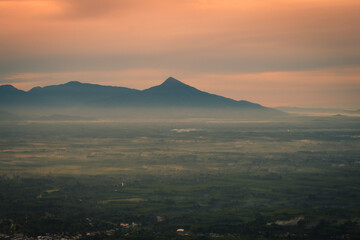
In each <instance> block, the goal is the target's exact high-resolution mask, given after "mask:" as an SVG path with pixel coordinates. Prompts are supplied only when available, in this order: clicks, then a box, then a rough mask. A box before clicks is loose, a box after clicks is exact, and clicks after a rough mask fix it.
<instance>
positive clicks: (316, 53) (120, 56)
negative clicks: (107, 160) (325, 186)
mask: <svg viewBox="0 0 360 240" xmlns="http://www.w3.org/2000/svg"><path fill="white" fill-rule="evenodd" d="M359 23H360V1H359V0H0V85H2V84H12V85H14V86H15V87H17V88H19V89H23V90H28V89H31V88H32V87H35V86H46V85H53V84H61V83H65V82H68V81H81V82H88V83H96V84H104V85H113V86H123V87H130V88H136V89H145V88H148V87H151V86H154V85H158V84H161V83H162V82H163V81H164V80H165V79H166V78H167V77H169V76H172V77H175V78H177V79H179V80H180V81H182V82H184V83H186V84H189V85H191V86H194V87H196V88H198V89H201V90H203V91H208V92H211V93H215V94H219V95H223V96H226V97H230V98H233V99H236V100H248V101H252V102H256V103H260V104H262V105H265V106H270V107H274V106H302V107H343V108H353V109H357V108H360V24H359Z"/></svg>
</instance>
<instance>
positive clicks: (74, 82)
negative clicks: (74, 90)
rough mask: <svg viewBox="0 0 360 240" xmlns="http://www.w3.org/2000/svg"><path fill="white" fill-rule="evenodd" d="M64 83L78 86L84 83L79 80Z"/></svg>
mask: <svg viewBox="0 0 360 240" xmlns="http://www.w3.org/2000/svg"><path fill="white" fill-rule="evenodd" d="M64 85H68V86H78V85H82V83H81V82H79V81H70V82H67V83H65V84H64Z"/></svg>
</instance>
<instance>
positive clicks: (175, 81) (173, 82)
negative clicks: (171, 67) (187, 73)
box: [160, 77, 186, 86]
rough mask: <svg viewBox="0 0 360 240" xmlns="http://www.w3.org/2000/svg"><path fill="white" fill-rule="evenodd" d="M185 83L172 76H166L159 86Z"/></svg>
mask: <svg viewBox="0 0 360 240" xmlns="http://www.w3.org/2000/svg"><path fill="white" fill-rule="evenodd" d="M184 85H186V84H185V83H182V82H180V81H179V80H177V79H175V78H173V77H168V78H167V79H166V80H165V82H163V83H162V84H161V85H160V86H184Z"/></svg>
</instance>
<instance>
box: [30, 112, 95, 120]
mask: <svg viewBox="0 0 360 240" xmlns="http://www.w3.org/2000/svg"><path fill="white" fill-rule="evenodd" d="M35 120H41V121H92V120H95V119H93V118H89V117H83V116H73V115H64V114H52V115H47V116H41V117H39V118H36V119H35Z"/></svg>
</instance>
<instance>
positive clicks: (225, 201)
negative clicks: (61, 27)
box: [0, 119, 360, 239]
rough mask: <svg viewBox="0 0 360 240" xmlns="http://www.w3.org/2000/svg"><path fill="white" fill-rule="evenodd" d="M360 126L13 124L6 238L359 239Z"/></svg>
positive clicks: (5, 178)
mask: <svg viewBox="0 0 360 240" xmlns="http://www.w3.org/2000/svg"><path fill="white" fill-rule="evenodd" d="M358 122H359V121H358V119H345V120H344V119H341V120H338V119H335V120H334V119H320V120H319V119H315V120H314V119H307V120H306V121H305V120H302V121H301V122H300V121H299V122H287V123H234V122H232V123H217V122H206V123H203V122H191V123H190V122H182V123H169V122H168V123H141V124H140V123H133V124H129V123H57V124H54V123H39V122H38V123H25V124H24V123H22V124H19V123H2V125H1V128H0V130H1V135H2V138H1V140H0V144H1V149H2V151H1V152H0V169H1V174H2V175H1V177H0V233H1V234H3V235H2V236H3V238H5V237H6V236H13V235H14V234H16V233H21V234H23V235H24V236H27V237H31V236H38V235H46V234H48V235H52V236H54V235H56V236H66V237H68V238H70V237H75V236H78V237H79V238H85V239H86V238H87V239H360V184H359V183H360V177H359V176H360V163H359V156H360V138H359V136H360V129H359V128H358ZM127 224H129V225H127ZM179 228H181V229H184V230H185V231H184V235H185V236H181V235H179V234H178V233H176V230H177V229H179ZM79 234H81V237H80V235H79ZM54 238H55V237H54Z"/></svg>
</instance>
